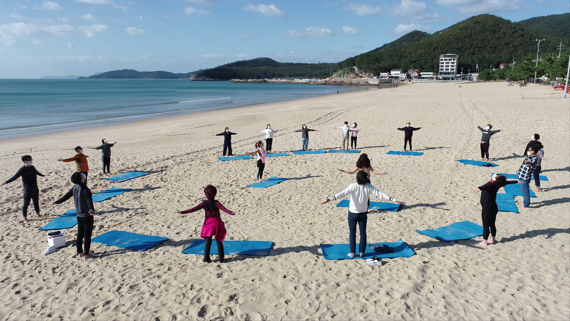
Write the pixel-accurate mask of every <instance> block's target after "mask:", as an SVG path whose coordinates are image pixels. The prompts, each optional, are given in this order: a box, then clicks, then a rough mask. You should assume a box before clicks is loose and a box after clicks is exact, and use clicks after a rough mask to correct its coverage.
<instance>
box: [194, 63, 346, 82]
mask: <svg viewBox="0 0 570 321" xmlns="http://www.w3.org/2000/svg"><path fill="white" fill-rule="evenodd" d="M335 68H336V64H335V63H318V64H304V63H281V62H277V61H275V60H273V59H270V58H256V59H251V60H242V61H236V62H232V63H229V64H226V65H222V66H219V67H216V68H212V69H206V70H203V71H200V72H198V73H197V74H196V77H204V78H212V79H218V80H230V79H263V78H313V77H316V78H326V77H328V76H329V75H330V74H331V72H332V71H334V70H335Z"/></svg>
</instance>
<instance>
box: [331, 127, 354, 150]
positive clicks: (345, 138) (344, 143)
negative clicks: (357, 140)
mask: <svg viewBox="0 0 570 321" xmlns="http://www.w3.org/2000/svg"><path fill="white" fill-rule="evenodd" d="M331 128H332V129H342V149H343V150H345V149H348V148H349V142H348V139H349V137H350V132H351V130H352V129H351V128H350V126H348V122H347V121H345V122H344V126H342V127H334V126H331Z"/></svg>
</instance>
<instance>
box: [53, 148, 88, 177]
mask: <svg viewBox="0 0 570 321" xmlns="http://www.w3.org/2000/svg"><path fill="white" fill-rule="evenodd" d="M75 153H76V154H75V155H73V157H71V158H66V159H61V158H58V159H57V160H58V161H59V162H64V163H69V162H75V165H76V168H77V172H78V173H81V174H85V179H87V174H88V172H89V163H88V162H87V157H89V156H86V155H84V154H83V148H81V146H77V147H75Z"/></svg>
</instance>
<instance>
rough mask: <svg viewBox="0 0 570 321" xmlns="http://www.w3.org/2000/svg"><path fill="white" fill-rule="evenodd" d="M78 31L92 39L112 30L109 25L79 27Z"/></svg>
mask: <svg viewBox="0 0 570 321" xmlns="http://www.w3.org/2000/svg"><path fill="white" fill-rule="evenodd" d="M77 29H78V30H80V31H82V32H83V33H84V34H85V36H87V37H89V38H91V37H95V36H96V35H97V34H98V33H100V32H106V31H109V29H110V28H109V27H108V26H107V25H101V24H92V25H90V26H79V27H77Z"/></svg>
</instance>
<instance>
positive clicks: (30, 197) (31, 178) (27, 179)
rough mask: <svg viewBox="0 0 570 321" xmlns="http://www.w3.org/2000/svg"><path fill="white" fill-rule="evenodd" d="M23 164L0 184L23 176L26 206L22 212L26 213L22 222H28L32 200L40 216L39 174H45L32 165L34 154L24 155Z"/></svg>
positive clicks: (0, 184)
mask: <svg viewBox="0 0 570 321" xmlns="http://www.w3.org/2000/svg"><path fill="white" fill-rule="evenodd" d="M22 162H24V166H22V167H21V168H20V169H19V170H18V171H17V172H16V174H15V175H14V176H12V178H10V179H9V180H7V181H6V182H3V183H0V186H3V185H6V184H8V183H11V182H13V181H15V180H17V179H18V177H20V176H21V177H22V183H23V185H24V206H22V214H23V215H24V220H23V221H22V223H28V206H30V201H33V202H34V210H35V211H36V214H37V215H38V217H41V216H42V215H41V214H40V200H39V198H40V190H39V189H38V180H37V176H42V177H43V176H44V174H42V173H40V172H38V170H37V169H36V168H35V167H34V166H33V165H32V156H30V155H24V156H22Z"/></svg>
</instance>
